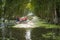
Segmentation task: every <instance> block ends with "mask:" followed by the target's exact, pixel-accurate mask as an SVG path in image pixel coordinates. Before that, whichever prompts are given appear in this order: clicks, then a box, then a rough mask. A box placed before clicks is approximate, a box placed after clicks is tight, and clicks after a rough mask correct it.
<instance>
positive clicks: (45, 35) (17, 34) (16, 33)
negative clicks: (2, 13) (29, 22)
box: [0, 27, 60, 40]
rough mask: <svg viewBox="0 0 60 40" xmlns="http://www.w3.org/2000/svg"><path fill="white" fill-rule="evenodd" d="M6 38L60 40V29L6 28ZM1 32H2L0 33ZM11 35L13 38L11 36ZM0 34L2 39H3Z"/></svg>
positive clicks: (15, 39)
mask: <svg viewBox="0 0 60 40" xmlns="http://www.w3.org/2000/svg"><path fill="white" fill-rule="evenodd" d="M6 30H7V31H6V36H5V37H6V38H10V37H11V39H10V40H60V29H59V28H47V29H46V28H40V27H39V28H33V29H27V30H26V29H24V28H6ZM0 32H1V31H0ZM10 33H11V36H10ZM1 36H2V35H1V33H0V37H1Z"/></svg>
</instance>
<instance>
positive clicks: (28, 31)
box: [25, 29, 31, 40]
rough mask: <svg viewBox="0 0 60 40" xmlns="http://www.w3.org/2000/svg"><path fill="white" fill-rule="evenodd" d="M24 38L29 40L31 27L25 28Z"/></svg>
mask: <svg viewBox="0 0 60 40" xmlns="http://www.w3.org/2000/svg"><path fill="white" fill-rule="evenodd" d="M25 38H26V40H31V29H27V30H26V35H25Z"/></svg>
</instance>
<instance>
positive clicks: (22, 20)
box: [20, 17, 28, 23]
mask: <svg viewBox="0 0 60 40" xmlns="http://www.w3.org/2000/svg"><path fill="white" fill-rule="evenodd" d="M27 19H28V18H27V17H22V18H20V23H21V22H26V21H27Z"/></svg>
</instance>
